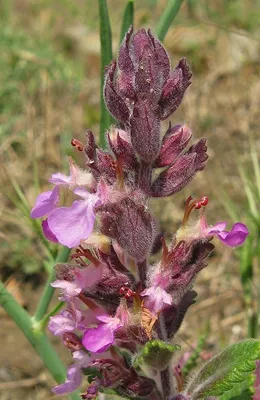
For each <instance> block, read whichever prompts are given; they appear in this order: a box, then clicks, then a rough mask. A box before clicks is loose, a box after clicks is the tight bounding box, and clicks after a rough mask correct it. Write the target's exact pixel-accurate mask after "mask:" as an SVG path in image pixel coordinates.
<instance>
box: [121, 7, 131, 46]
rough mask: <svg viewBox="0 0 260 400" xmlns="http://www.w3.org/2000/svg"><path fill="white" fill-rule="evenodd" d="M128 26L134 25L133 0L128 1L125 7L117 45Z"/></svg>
mask: <svg viewBox="0 0 260 400" xmlns="http://www.w3.org/2000/svg"><path fill="white" fill-rule="evenodd" d="M130 25H134V0H128V1H127V5H126V6H125V11H124V15H123V21H122V26H121V33H120V43H119V44H121V42H122V40H123V39H124V36H125V34H126V32H127V31H128V29H129V26H130Z"/></svg>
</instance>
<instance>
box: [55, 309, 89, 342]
mask: <svg viewBox="0 0 260 400" xmlns="http://www.w3.org/2000/svg"><path fill="white" fill-rule="evenodd" d="M82 320H83V315H82V313H81V312H80V311H79V310H75V311H74V310H73V311H72V310H64V311H62V312H61V313H60V314H57V315H54V316H53V317H50V321H49V325H48V328H49V330H50V331H51V332H52V333H53V335H55V336H60V335H63V334H64V333H65V332H72V331H74V330H75V329H79V330H82V329H84V328H83V327H82V324H81V322H82Z"/></svg>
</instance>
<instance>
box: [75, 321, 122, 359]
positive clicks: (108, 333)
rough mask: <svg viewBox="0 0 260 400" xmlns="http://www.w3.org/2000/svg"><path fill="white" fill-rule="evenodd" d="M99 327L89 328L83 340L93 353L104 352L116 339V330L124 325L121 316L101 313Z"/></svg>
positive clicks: (84, 344)
mask: <svg viewBox="0 0 260 400" xmlns="http://www.w3.org/2000/svg"><path fill="white" fill-rule="evenodd" d="M97 319H98V320H99V321H100V322H101V324H100V325H98V327H97V328H90V329H87V330H86V332H85V334H84V336H83V340H82V344H83V346H84V347H85V348H86V349H87V350H88V351H91V352H92V353H103V352H104V351H106V350H107V349H108V348H109V347H110V346H111V345H112V344H113V343H114V340H115V332H116V331H117V330H118V329H119V328H121V327H122V326H123V325H122V323H121V321H120V319H119V318H117V317H109V316H108V315H99V316H98V317H97Z"/></svg>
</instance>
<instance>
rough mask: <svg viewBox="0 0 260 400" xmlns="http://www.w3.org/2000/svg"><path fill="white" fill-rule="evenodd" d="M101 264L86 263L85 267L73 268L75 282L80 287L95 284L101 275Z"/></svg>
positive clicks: (84, 287) (83, 287)
mask: <svg viewBox="0 0 260 400" xmlns="http://www.w3.org/2000/svg"><path fill="white" fill-rule="evenodd" d="M102 273H103V264H101V263H100V264H99V265H98V266H95V265H93V264H90V265H88V266H87V267H86V268H84V269H82V268H76V269H75V270H74V276H75V282H76V283H77V285H78V287H80V288H81V289H86V288H90V287H91V286H93V285H95V284H96V283H97V282H98V281H99V280H100V279H101V277H102Z"/></svg>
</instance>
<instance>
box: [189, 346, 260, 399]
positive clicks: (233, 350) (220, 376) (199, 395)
mask: <svg viewBox="0 0 260 400" xmlns="http://www.w3.org/2000/svg"><path fill="white" fill-rule="evenodd" d="M259 359H260V341H258V340H254V339H248V340H245V341H243V342H240V343H237V344H234V345H232V346H230V347H228V348H227V349H225V350H223V351H222V352H221V353H220V354H218V355H217V356H215V357H214V358H212V360H210V361H209V362H207V363H206V364H205V365H204V366H203V367H202V368H201V370H200V371H199V372H198V374H197V375H196V376H195V377H194V378H193V379H192V380H191V382H190V384H189V385H188V386H187V388H186V391H185V393H187V394H189V395H190V396H191V400H202V399H205V398H207V397H208V396H221V395H222V394H223V393H225V392H227V391H229V390H231V389H232V388H233V387H234V386H235V385H236V384H237V383H240V382H243V381H245V380H246V379H247V378H248V376H249V374H250V373H251V372H252V371H253V370H254V369H255V361H256V360H259Z"/></svg>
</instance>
